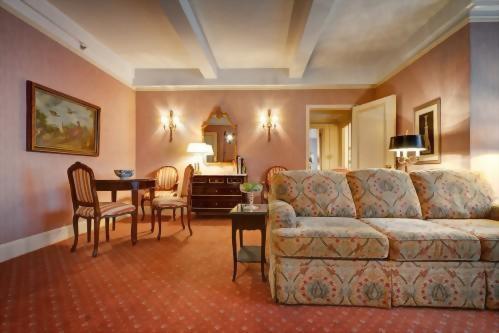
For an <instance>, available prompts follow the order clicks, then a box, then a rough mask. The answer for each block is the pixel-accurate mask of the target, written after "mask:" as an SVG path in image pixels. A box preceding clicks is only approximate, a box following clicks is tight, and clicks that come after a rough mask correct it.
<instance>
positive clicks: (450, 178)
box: [411, 170, 494, 219]
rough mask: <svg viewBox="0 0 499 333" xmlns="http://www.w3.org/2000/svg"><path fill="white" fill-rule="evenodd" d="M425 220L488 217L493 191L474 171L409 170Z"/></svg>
mask: <svg viewBox="0 0 499 333" xmlns="http://www.w3.org/2000/svg"><path fill="white" fill-rule="evenodd" d="M411 179H412V182H413V183H414V187H415V188H416V191H417V193H418V197H419V201H420V203H421V209H422V211H423V216H424V218H426V219H480V218H488V217H489V214H490V209H491V206H492V201H493V197H494V195H493V191H492V188H491V187H490V185H489V184H488V183H487V181H486V180H485V179H484V178H483V177H482V176H481V175H480V174H479V173H476V172H472V171H467V170H424V171H414V172H411Z"/></svg>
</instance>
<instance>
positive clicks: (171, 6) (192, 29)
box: [161, 0, 218, 79]
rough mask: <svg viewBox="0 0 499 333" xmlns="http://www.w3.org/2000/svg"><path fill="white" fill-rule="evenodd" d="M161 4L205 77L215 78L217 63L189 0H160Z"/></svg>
mask: <svg viewBox="0 0 499 333" xmlns="http://www.w3.org/2000/svg"><path fill="white" fill-rule="evenodd" d="M161 6H162V7H163V10H164V12H165V14H166V16H167V17H168V19H169V20H170V22H171V24H172V25H173V27H174V29H175V30H176V32H177V33H178V35H179V37H180V40H182V42H183V43H184V46H185V48H186V50H187V52H188V53H189V55H190V57H191V59H192V61H193V63H194V64H195V65H196V66H197V68H198V69H199V71H200V72H201V74H203V77H204V78H205V79H216V78H217V68H218V67H217V64H216V61H215V58H214V57H213V54H212V53H211V49H210V45H209V43H208V40H207V39H206V36H205V35H204V33H203V29H202V27H201V25H200V24H199V21H198V19H197V17H196V14H195V13H194V10H193V8H192V6H191V4H190V3H189V0H161Z"/></svg>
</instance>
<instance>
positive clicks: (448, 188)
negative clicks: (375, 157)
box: [269, 169, 499, 309]
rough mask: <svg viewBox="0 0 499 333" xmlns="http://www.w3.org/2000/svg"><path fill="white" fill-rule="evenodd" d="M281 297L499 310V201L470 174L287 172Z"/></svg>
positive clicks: (277, 207)
mask: <svg viewBox="0 0 499 333" xmlns="http://www.w3.org/2000/svg"><path fill="white" fill-rule="evenodd" d="M271 188H272V193H271V195H270V212H269V214H270V229H271V231H270V270H269V282H270V287H271V292H272V296H273V298H274V299H275V301H276V302H279V303H284V304H335V305H357V306H375V307H384V308H389V307H391V306H434V307H459V308H477V309H483V308H485V307H487V308H489V309H499V264H498V262H499V205H497V204H493V201H492V200H493V193H492V190H491V189H490V186H489V185H488V184H487V183H486V182H485V181H484V180H483V179H482V178H481V177H480V176H479V175H478V174H475V173H472V172H469V171H451V170H429V171H418V172H413V173H411V174H410V175H409V174H407V173H404V172H401V171H398V170H390V169H366V170H357V171H352V172H349V173H348V174H347V175H344V174H341V173H336V172H333V171H284V172H281V173H279V174H277V175H275V176H274V177H273V179H272V187H271Z"/></svg>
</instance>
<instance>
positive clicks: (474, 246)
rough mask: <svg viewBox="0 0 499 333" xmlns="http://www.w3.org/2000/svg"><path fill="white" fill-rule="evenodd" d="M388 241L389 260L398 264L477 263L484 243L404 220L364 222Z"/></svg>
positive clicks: (432, 225) (451, 230)
mask: <svg viewBox="0 0 499 333" xmlns="http://www.w3.org/2000/svg"><path fill="white" fill-rule="evenodd" d="M362 221H363V222H366V223H368V224H369V225H371V226H372V227H373V228H375V229H376V230H378V231H380V232H382V233H383V234H385V235H386V236H387V237H388V240H389V242H390V254H389V258H390V259H392V260H397V261H411V260H414V261H438V260H440V261H475V260H478V259H480V241H479V240H478V238H476V237H475V236H473V235H471V234H469V233H467V232H464V231H461V230H457V229H454V228H449V227H446V226H443V225H439V224H436V223H431V222H429V221H424V220H418V219H401V218H383V219H378V218H371V219H362Z"/></svg>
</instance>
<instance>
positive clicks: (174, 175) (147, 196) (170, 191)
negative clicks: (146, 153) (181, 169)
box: [140, 165, 178, 232]
mask: <svg viewBox="0 0 499 333" xmlns="http://www.w3.org/2000/svg"><path fill="white" fill-rule="evenodd" d="M177 187H178V171H177V169H176V168H175V167H173V166H171V165H166V166H163V167H161V168H160V169H159V170H158V171H157V172H156V188H155V191H154V196H155V197H176V196H177ZM153 199H154V198H153ZM146 201H148V202H149V203H151V193H150V192H149V190H147V191H146V192H144V194H142V199H141V200H140V207H141V208H142V221H143V220H144V218H145V216H146V214H145V211H144V204H145V203H146ZM175 212H176V210H175V209H174V210H173V219H174V220H175ZM153 231H154V224H152V227H151V232H153Z"/></svg>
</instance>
